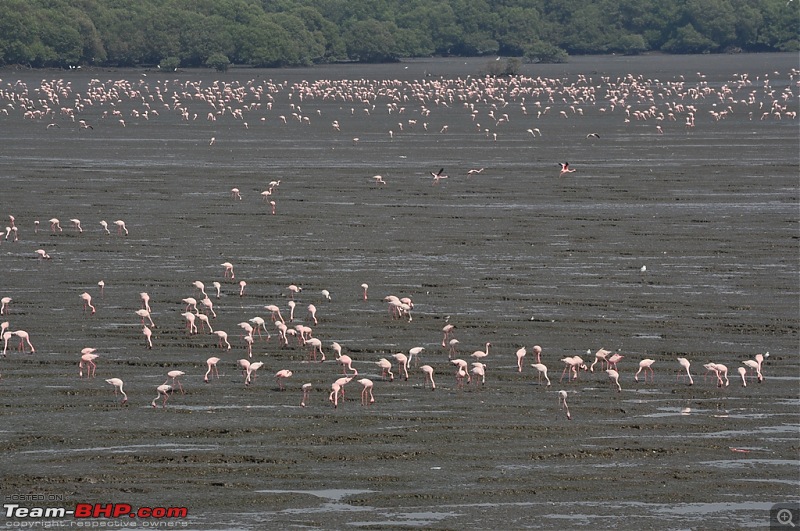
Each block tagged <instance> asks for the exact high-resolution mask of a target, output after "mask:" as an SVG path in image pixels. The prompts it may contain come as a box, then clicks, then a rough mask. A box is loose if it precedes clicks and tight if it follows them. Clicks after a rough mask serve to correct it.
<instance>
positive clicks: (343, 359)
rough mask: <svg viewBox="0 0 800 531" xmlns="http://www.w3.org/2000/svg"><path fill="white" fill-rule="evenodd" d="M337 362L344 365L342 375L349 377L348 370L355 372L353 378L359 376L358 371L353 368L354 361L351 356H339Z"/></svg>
mask: <svg viewBox="0 0 800 531" xmlns="http://www.w3.org/2000/svg"><path fill="white" fill-rule="evenodd" d="M336 361H338V362H339V363H341V364H342V373H343V374H344V375H345V376H347V370H346V369H349V370H351V371H353V376H358V371H357V370H356V369H355V367H353V360H352V359H350V356H348V355H346V354H343V355H341V356H339V357H338V358H337V359H336Z"/></svg>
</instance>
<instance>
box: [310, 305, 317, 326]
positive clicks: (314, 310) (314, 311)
mask: <svg viewBox="0 0 800 531" xmlns="http://www.w3.org/2000/svg"><path fill="white" fill-rule="evenodd" d="M308 315H310V316H311V318H312V319H313V320H314V326H316V325H317V324H318V322H317V307H316V306H314V305H313V304H309V305H308Z"/></svg>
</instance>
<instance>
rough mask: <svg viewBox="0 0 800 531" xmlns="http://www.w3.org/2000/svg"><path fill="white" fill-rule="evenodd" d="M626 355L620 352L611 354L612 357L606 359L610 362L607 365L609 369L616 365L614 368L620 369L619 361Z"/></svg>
mask: <svg viewBox="0 0 800 531" xmlns="http://www.w3.org/2000/svg"><path fill="white" fill-rule="evenodd" d="M624 357H625V356H623V355H622V354H619V353H614V354H612V355H611V357H610V358H608V359H607V360H606V361H607V362H608V365H607V367H608V368H609V369H610V368H611V367H614V370H618V369H617V363H619V362H620V360H622V358H624Z"/></svg>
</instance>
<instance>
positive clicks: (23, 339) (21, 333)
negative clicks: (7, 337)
mask: <svg viewBox="0 0 800 531" xmlns="http://www.w3.org/2000/svg"><path fill="white" fill-rule="evenodd" d="M13 334H14V335H15V336H17V337H18V338H19V347H17V348H18V349H19V350H21V351H22V352H25V343H27V344H28V347H29V348H30V349H31V354H33V353H34V352H36V349H35V348H33V345H32V344H31V338H30V335H29V334H28V332H26V331H25V330H17V331H15V332H13Z"/></svg>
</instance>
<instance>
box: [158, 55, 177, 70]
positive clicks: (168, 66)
mask: <svg viewBox="0 0 800 531" xmlns="http://www.w3.org/2000/svg"><path fill="white" fill-rule="evenodd" d="M179 66H181V60H180V59H178V58H177V57H165V58H164V59H162V60H161V62H160V63H158V68H159V69H160V70H161V71H162V72H174V71H176V70H177V69H178V67H179Z"/></svg>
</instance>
